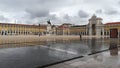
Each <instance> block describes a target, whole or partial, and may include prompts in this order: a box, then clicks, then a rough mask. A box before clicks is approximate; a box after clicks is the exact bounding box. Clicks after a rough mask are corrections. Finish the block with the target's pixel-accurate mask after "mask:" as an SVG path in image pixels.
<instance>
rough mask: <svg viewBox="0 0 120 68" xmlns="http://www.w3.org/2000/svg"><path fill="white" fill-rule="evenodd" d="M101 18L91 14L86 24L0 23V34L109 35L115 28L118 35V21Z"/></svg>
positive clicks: (119, 33) (119, 28)
mask: <svg viewBox="0 0 120 68" xmlns="http://www.w3.org/2000/svg"><path fill="white" fill-rule="evenodd" d="M102 20H103V19H102V18H99V17H97V16H96V15H93V16H92V17H91V18H90V19H89V20H88V24H86V25H72V24H70V23H64V24H62V25H52V24H51V22H50V21H49V23H48V24H45V25H43V24H38V25H28V24H11V23H0V35H87V36H106V37H107V36H108V37H109V36H110V32H111V29H116V30H117V35H118V37H120V22H109V23H106V24H103V23H102Z"/></svg>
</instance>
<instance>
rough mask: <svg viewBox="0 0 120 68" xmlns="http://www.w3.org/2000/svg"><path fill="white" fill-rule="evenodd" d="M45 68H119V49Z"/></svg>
mask: <svg viewBox="0 0 120 68" xmlns="http://www.w3.org/2000/svg"><path fill="white" fill-rule="evenodd" d="M46 68H120V48H115V49H111V50H109V51H105V52H101V53H97V54H94V55H90V56H85V57H83V58H80V59H76V60H72V61H68V62H64V63H60V64H57V65H53V66H49V67H46Z"/></svg>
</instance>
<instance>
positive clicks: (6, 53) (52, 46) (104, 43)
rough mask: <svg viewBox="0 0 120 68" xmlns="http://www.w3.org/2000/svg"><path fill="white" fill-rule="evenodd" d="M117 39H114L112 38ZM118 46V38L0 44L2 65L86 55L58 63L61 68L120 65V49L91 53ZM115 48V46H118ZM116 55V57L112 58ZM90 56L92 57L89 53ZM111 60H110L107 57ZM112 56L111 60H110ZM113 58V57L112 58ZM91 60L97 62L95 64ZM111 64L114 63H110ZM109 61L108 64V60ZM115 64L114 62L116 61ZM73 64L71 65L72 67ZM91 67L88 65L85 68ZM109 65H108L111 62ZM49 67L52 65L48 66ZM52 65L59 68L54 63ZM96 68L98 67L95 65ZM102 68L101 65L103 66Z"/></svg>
mask: <svg viewBox="0 0 120 68" xmlns="http://www.w3.org/2000/svg"><path fill="white" fill-rule="evenodd" d="M113 40H114V41H115V42H112V41H113ZM112 45H116V46H119V45H120V43H119V39H112V40H110V39H84V40H74V41H73V40H72V41H71V40H57V41H52V42H50V41H46V42H35V43H21V44H4V45H0V48H1V49H0V67H1V68H36V67H39V68H40V67H42V66H45V65H48V64H52V63H56V62H60V61H64V60H67V59H71V58H74V57H78V56H85V57H83V58H80V59H75V60H73V61H69V62H64V63H62V64H58V66H57V65H55V66H57V68H58V67H60V68H64V66H66V68H70V67H71V68H72V67H73V68H75V67H78V68H79V67H80V68H82V66H83V68H93V67H90V66H94V65H96V64H97V65H99V64H101V65H102V63H103V64H104V63H105V64H106V63H107V61H109V62H111V61H114V62H116V61H117V64H119V63H118V62H119V61H118V60H119V48H118V50H117V51H118V53H116V50H113V51H111V52H113V54H112V53H110V52H109V51H106V52H102V53H98V54H94V55H89V54H92V53H96V52H99V51H103V50H106V49H109V48H110V46H111V47H112V48H113V47H114V46H112ZM115 48H116V47H115ZM114 54H115V55H116V54H117V55H116V56H117V60H116V59H113V58H112V56H114ZM88 55H89V56H88ZM106 59H108V60H106ZM109 59H110V60H109ZM112 59H113V60H112ZM92 62H93V63H94V65H92ZM111 63H112V62H111ZM108 64H109V63H108ZM113 64H114V63H113ZM69 66H70V67H69ZM84 66H88V67H84ZM103 66H104V65H103ZM108 66H109V65H108ZM48 68H49V67H48ZM50 68H56V67H54V66H51V67H50ZM94 68H95V67H94ZM101 68H102V67H101Z"/></svg>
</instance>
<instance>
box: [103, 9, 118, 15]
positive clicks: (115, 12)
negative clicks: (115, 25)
mask: <svg viewBox="0 0 120 68" xmlns="http://www.w3.org/2000/svg"><path fill="white" fill-rule="evenodd" d="M104 13H105V14H107V15H114V14H118V13H119V12H118V11H117V10H113V9H111V10H106V11H105V12H104Z"/></svg>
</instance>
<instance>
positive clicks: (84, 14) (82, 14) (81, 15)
mask: <svg viewBox="0 0 120 68" xmlns="http://www.w3.org/2000/svg"><path fill="white" fill-rule="evenodd" d="M78 15H79V17H80V18H87V17H88V16H89V15H88V13H86V12H85V11H83V10H80V11H79V12H78Z"/></svg>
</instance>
